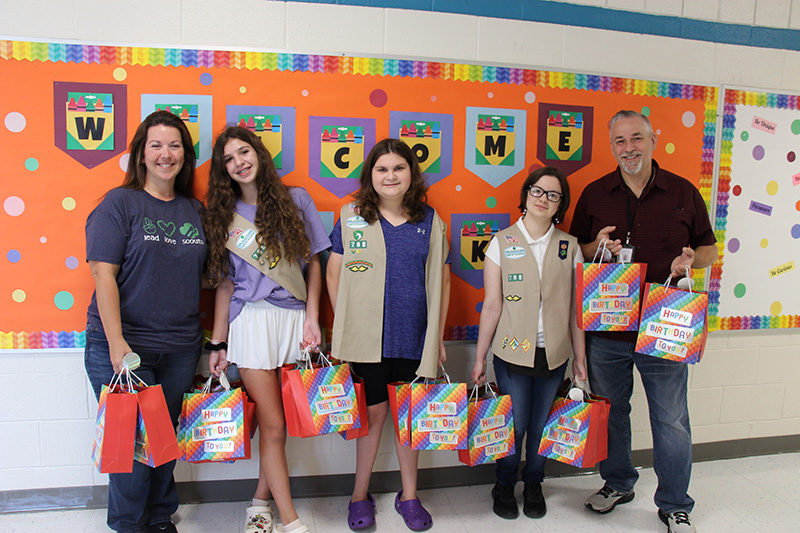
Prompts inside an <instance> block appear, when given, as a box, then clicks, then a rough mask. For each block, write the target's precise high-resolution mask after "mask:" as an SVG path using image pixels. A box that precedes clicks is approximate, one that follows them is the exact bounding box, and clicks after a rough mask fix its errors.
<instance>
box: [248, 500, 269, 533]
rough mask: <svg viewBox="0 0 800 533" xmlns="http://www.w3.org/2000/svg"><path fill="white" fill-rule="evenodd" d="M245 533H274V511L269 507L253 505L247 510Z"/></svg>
mask: <svg viewBox="0 0 800 533" xmlns="http://www.w3.org/2000/svg"><path fill="white" fill-rule="evenodd" d="M244 533H272V509H271V508H270V506H269V505H266V506H262V505H251V506H250V507H248V508H247V517H246V518H245V523H244Z"/></svg>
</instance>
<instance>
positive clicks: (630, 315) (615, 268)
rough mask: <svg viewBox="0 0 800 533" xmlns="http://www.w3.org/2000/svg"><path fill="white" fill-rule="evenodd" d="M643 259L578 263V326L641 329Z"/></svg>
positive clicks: (621, 329) (597, 329) (599, 328)
mask: <svg viewBox="0 0 800 533" xmlns="http://www.w3.org/2000/svg"><path fill="white" fill-rule="evenodd" d="M646 272H647V265H646V264H644V263H578V272H577V278H578V287H577V290H576V291H575V292H576V297H577V300H578V301H577V304H578V305H577V310H578V327H580V328H581V329H582V330H584V331H638V330H639V291H640V289H641V284H642V281H643V280H644V279H645V273H646Z"/></svg>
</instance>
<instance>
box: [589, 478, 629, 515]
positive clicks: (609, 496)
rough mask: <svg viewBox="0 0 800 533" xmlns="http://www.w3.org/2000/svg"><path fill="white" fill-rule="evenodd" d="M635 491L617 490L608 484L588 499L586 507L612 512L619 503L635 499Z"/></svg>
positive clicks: (595, 510) (597, 510) (603, 512)
mask: <svg viewBox="0 0 800 533" xmlns="http://www.w3.org/2000/svg"><path fill="white" fill-rule="evenodd" d="M634 496H635V493H634V492H633V491H630V492H617V491H615V490H614V489H612V488H611V487H609V486H608V485H606V486H605V487H603V488H602V489H600V490H598V491H597V492H595V493H594V494H592V495H591V496H589V499H588V500H586V507H587V508H589V509H591V510H592V511H594V512H596V513H600V514H605V513H610V512H611V511H613V510H614V507H615V506H616V505H617V504H623V503H628V502H629V501H631V500H633V497H634Z"/></svg>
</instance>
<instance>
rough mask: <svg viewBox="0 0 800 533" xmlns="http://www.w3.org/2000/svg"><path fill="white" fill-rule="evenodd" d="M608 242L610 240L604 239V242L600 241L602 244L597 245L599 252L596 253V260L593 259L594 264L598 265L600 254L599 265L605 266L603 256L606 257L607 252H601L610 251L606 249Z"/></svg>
mask: <svg viewBox="0 0 800 533" xmlns="http://www.w3.org/2000/svg"><path fill="white" fill-rule="evenodd" d="M607 242H608V239H603V240H602V241H600V244H598V245H597V250H595V251H594V259H592V263H597V262H598V261H597V255H598V254H600V261H599V263H600V264H601V265H602V264H603V256H604V255H606V254H605V252H603V253H600V250H608V248H606V243H607Z"/></svg>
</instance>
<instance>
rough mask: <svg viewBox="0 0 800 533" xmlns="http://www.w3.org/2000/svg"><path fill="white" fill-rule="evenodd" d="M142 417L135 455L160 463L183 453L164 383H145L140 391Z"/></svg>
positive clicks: (151, 463) (143, 460)
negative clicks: (162, 386) (170, 413)
mask: <svg viewBox="0 0 800 533" xmlns="http://www.w3.org/2000/svg"><path fill="white" fill-rule="evenodd" d="M136 399H137V403H138V405H139V417H138V421H137V426H136V430H137V431H136V446H135V451H134V457H135V459H136V460H137V461H139V462H141V463H144V464H146V465H147V466H151V467H156V466H161V465H163V464H165V463H168V462H170V461H172V460H175V459H177V458H178V457H180V456H181V450H180V448H179V447H178V439H177V438H176V437H175V425H174V424H173V422H172V418H171V417H170V416H169V409H167V401H166V400H165V399H164V391H163V390H162V389H161V385H155V386H152V387H147V386H145V387H144V388H142V389H140V390H139V392H138V393H137V394H136Z"/></svg>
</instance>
